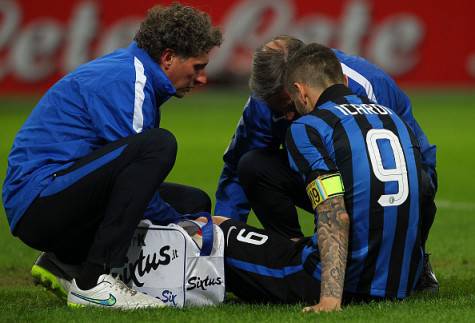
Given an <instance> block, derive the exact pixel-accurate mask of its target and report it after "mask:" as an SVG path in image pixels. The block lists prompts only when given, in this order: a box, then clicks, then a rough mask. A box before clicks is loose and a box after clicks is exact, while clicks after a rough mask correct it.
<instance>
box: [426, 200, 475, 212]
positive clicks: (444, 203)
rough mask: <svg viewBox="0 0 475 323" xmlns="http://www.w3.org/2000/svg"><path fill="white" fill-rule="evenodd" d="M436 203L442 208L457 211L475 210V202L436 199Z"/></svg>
mask: <svg viewBox="0 0 475 323" xmlns="http://www.w3.org/2000/svg"><path fill="white" fill-rule="evenodd" d="M435 204H436V205H437V207H438V208H441V209H451V210H457V211H475V203H473V202H462V201H459V202H455V201H449V200H436V201H435Z"/></svg>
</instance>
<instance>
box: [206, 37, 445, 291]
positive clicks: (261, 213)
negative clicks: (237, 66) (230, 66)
mask: <svg viewBox="0 0 475 323" xmlns="http://www.w3.org/2000/svg"><path fill="white" fill-rule="evenodd" d="M303 46H304V43H303V42H302V41H300V40H299V39H296V38H294V37H291V36H285V35H283V36H277V37H275V38H274V39H272V40H271V41H269V42H268V43H266V44H265V45H263V46H262V47H261V48H259V49H257V50H256V52H255V53H254V56H253V62H252V68H251V77H250V81H249V85H250V88H251V91H252V94H251V96H250V97H249V99H248V101H247V103H246V104H245V107H244V110H243V113H242V116H241V119H240V120H239V123H238V126H237V129H236V131H235V133H234V135H233V137H232V140H231V143H230V144H229V146H228V148H227V149H226V151H225V153H224V156H223V160H224V167H223V170H222V173H221V177H220V178H219V184H218V188H217V191H216V207H215V212H214V213H215V215H219V216H225V217H229V218H232V219H234V220H239V221H243V222H246V220H247V216H248V214H249V211H250V209H251V208H252V209H253V211H254V213H255V214H256V216H257V218H258V219H259V221H260V222H261V223H262V225H263V226H264V228H265V229H269V230H272V231H274V232H277V233H279V234H281V235H283V236H285V237H287V238H291V239H300V238H301V237H303V235H302V231H301V229H300V225H299V222H298V217H297V210H296V206H298V207H300V208H303V209H305V210H307V211H309V212H312V207H311V205H310V203H309V201H308V198H307V195H306V192H305V186H304V183H303V180H302V178H300V176H298V175H297V174H296V173H295V172H292V170H291V169H290V166H289V163H288V160H287V152H286V150H285V147H284V146H285V144H284V139H285V134H286V131H287V129H288V128H289V126H290V124H291V122H292V120H294V119H296V118H297V117H298V115H297V113H296V111H295V107H294V105H293V103H292V101H291V100H290V97H289V95H288V94H287V93H286V92H285V91H284V85H283V79H284V75H285V67H286V64H287V61H288V57H289V56H291V55H292V54H293V53H295V52H296V51H297V50H298V49H300V48H301V47H303ZM333 51H334V52H335V54H336V56H337V58H338V60H339V61H340V63H341V67H342V70H343V73H344V75H345V78H346V80H347V82H348V87H349V88H350V89H351V91H352V92H353V93H355V94H357V95H360V96H367V97H368V98H369V99H370V100H372V101H373V102H376V103H379V104H381V105H383V106H386V107H389V108H391V109H392V110H393V111H394V112H396V113H397V114H398V115H399V116H400V117H401V119H402V120H403V121H405V122H406V123H407V124H408V126H409V128H410V129H411V130H412V131H413V132H414V134H415V136H416V138H417V141H418V144H419V146H420V148H421V152H422V164H423V168H424V172H423V174H422V176H423V177H424V181H423V183H424V187H423V198H424V201H425V203H424V205H423V210H424V217H423V220H422V221H423V224H422V229H423V232H422V237H423V241H424V243H425V241H426V240H427V236H428V234H429V229H430V227H431V225H432V223H433V220H434V217H435V213H436V206H435V203H434V197H435V192H436V190H437V173H436V169H435V166H436V147H435V146H434V145H431V144H430V143H429V141H428V139H427V137H426V135H425V134H424V132H423V131H422V130H421V128H420V126H419V124H418V123H417V121H416V120H415V119H414V117H413V115H412V106H411V102H410V100H409V98H408V97H407V95H406V94H404V92H402V91H401V89H400V88H399V87H398V86H397V85H396V83H395V82H394V80H393V79H392V78H391V77H390V76H389V75H388V74H386V73H385V72H384V71H383V70H381V69H380V68H378V67H377V66H375V65H373V64H371V63H369V62H368V61H366V60H365V59H363V58H361V57H358V56H350V55H347V54H345V53H343V52H341V51H339V50H336V49H333ZM425 269H426V270H425V275H422V279H421V281H420V286H419V287H421V288H422V289H425V290H432V291H435V290H438V282H437V280H436V278H435V276H434V275H433V272H432V270H431V268H430V263H429V262H428V255H426V258H425Z"/></svg>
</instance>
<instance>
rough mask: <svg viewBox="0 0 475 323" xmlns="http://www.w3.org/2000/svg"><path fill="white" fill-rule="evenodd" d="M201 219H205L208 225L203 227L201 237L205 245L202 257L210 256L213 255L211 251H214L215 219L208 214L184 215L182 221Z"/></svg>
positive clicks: (201, 252)
mask: <svg viewBox="0 0 475 323" xmlns="http://www.w3.org/2000/svg"><path fill="white" fill-rule="evenodd" d="M199 217H205V218H206V220H207V222H206V224H205V225H203V226H202V227H201V237H202V239H203V244H202V246H201V250H200V256H209V255H210V254H211V251H213V239H214V232H213V219H212V218H211V214H210V213H208V212H198V213H193V214H184V215H183V216H182V217H181V219H189V220H194V219H197V218H199ZM176 222H178V221H176Z"/></svg>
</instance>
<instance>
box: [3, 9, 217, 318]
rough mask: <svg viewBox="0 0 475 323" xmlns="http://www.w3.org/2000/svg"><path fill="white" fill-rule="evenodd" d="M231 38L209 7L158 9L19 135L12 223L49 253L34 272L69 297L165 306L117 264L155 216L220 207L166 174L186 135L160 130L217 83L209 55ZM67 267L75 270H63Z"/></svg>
mask: <svg viewBox="0 0 475 323" xmlns="http://www.w3.org/2000/svg"><path fill="white" fill-rule="evenodd" d="M221 41H222V35H221V32H220V31H219V30H218V29H217V28H216V27H214V26H213V25H212V24H211V20H210V17H209V16H208V15H207V14H206V13H204V12H201V11H198V10H196V9H194V8H192V7H189V6H183V5H180V4H173V5H170V6H156V7H153V8H152V9H151V10H149V12H148V15H147V17H146V18H145V19H144V21H143V22H142V24H141V26H140V29H139V31H138V32H137V34H136V35H135V38H134V41H133V42H132V43H131V44H130V46H129V47H128V48H125V49H119V50H117V51H115V52H113V53H111V54H109V55H106V56H103V57H101V58H98V59H96V60H93V61H91V62H89V63H87V64H84V65H82V66H80V67H79V68H77V69H76V70H75V71H73V72H71V73H70V74H68V75H66V76H65V77H64V78H62V79H61V80H60V81H58V82H57V83H56V84H55V85H53V86H52V87H51V88H50V89H49V91H48V92H47V93H46V94H45V95H44V96H43V98H42V99H41V100H40V101H39V103H38V104H37V106H36V107H35V109H34V110H33V112H32V113H31V115H30V116H29V118H28V119H27V120H26V122H25V124H24V125H23V127H22V128H21V129H20V131H19V132H18V134H17V136H16V138H15V141H14V143H13V147H12V149H11V152H10V155H9V157H8V170H7V176H6V179H5V183H4V186H3V204H4V207H5V210H6V214H7V217H8V221H9V223H10V228H11V231H12V233H13V235H15V236H17V237H18V238H20V239H21V240H22V241H23V242H24V243H26V244H27V245H28V246H30V247H32V248H35V249H38V250H41V251H44V252H46V253H44V254H43V255H42V257H40V259H39V260H38V261H37V264H36V265H35V266H34V267H33V270H32V273H33V275H34V276H35V277H36V278H37V279H38V280H39V281H40V282H42V283H43V284H45V285H50V287H52V288H53V289H58V290H59V292H60V293H61V292H62V293H63V294H64V295H66V293H68V290H69V293H68V295H67V298H68V304H69V305H71V306H83V305H93V306H102V307H107V308H111V307H119V308H125V309H128V308H139V307H156V306H163V304H162V303H161V302H160V301H159V300H157V299H155V298H152V297H149V296H147V295H145V294H141V293H138V292H136V291H133V290H131V289H128V288H127V287H126V286H125V285H124V284H123V283H122V282H121V281H119V280H118V279H115V278H114V277H112V276H111V275H109V269H110V268H111V267H115V266H122V264H123V262H124V258H125V255H126V252H127V249H128V246H129V244H130V241H131V238H132V235H133V233H134V230H135V228H136V226H137V224H138V223H139V221H140V220H141V219H143V218H144V217H145V218H148V219H151V220H153V221H155V222H158V223H170V222H172V221H174V220H176V219H177V218H178V217H179V216H180V215H181V214H183V213H198V212H200V211H208V212H209V211H210V208H211V205H210V204H211V203H210V200H209V197H208V196H207V194H206V193H204V192H203V191H201V190H198V189H195V188H191V187H187V186H184V185H178V184H168V183H164V180H165V178H166V177H167V175H168V174H169V172H170V170H171V169H172V167H173V165H174V162H175V157H176V153H177V143H176V140H175V138H174V136H173V134H172V133H171V132H170V131H168V130H165V129H162V128H160V106H161V105H162V104H163V103H165V102H166V101H167V100H168V99H170V98H171V97H172V96H175V97H178V98H181V97H183V96H184V95H186V93H188V92H189V91H190V90H191V89H193V88H194V87H195V86H201V85H203V84H205V83H206V81H207V77H206V74H205V67H206V65H207V63H208V59H209V52H210V51H211V49H213V48H214V47H216V46H219V45H220V44H221ZM177 202H180V203H177ZM41 258H43V259H41ZM67 266H70V267H75V268H76V269H77V275H76V276H75V277H71V276H68V275H66V274H65V272H63V271H62V269H64V268H66V267H67ZM70 272H71V271H70ZM73 278H74V279H73ZM69 283H70V284H69Z"/></svg>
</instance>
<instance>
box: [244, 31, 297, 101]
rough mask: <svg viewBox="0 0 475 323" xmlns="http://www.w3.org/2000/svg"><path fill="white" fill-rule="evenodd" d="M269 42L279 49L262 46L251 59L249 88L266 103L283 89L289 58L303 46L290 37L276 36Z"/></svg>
mask: <svg viewBox="0 0 475 323" xmlns="http://www.w3.org/2000/svg"><path fill="white" fill-rule="evenodd" d="M271 41H278V42H277V44H279V45H282V46H280V47H279V49H273V48H269V47H267V46H265V45H264V46H262V47H260V48H258V49H257V50H256V51H255V52H254V55H253V57H252V69H251V76H250V79H249V88H250V89H251V91H252V92H253V93H254V95H255V96H257V97H259V98H261V99H262V100H264V101H268V100H269V99H270V98H271V97H272V96H274V95H277V94H279V93H281V92H282V90H283V89H284V75H285V70H286V67H287V62H288V60H289V57H291V56H292V55H293V54H294V53H295V52H297V50H298V49H299V48H301V47H303V46H304V45H305V44H304V43H303V42H302V41H301V40H299V39H297V38H294V37H292V36H286V35H282V36H277V37H275V38H273V39H271Z"/></svg>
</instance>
